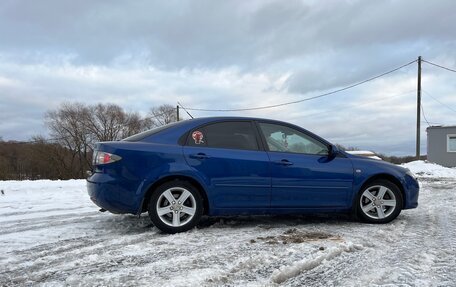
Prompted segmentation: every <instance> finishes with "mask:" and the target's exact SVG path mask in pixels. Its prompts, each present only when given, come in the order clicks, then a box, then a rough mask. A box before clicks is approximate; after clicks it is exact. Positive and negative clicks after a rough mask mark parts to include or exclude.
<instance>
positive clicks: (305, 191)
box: [259, 123, 353, 208]
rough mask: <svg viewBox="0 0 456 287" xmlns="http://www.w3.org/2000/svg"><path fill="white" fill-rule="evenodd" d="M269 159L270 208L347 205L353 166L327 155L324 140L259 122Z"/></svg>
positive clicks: (291, 129) (277, 125) (300, 131)
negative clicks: (270, 179)
mask: <svg viewBox="0 0 456 287" xmlns="http://www.w3.org/2000/svg"><path fill="white" fill-rule="evenodd" d="M259 127H260V130H261V132H262V134H263V136H264V139H265V140H266V145H267V148H268V150H269V151H268V155H269V158H270V160H271V175H272V191H271V207H293V208H322V207H324V208H331V207H335V208H339V207H346V206H348V205H349V203H348V198H349V197H348V195H349V193H350V192H351V191H352V185H353V166H352V163H351V161H350V159H348V158H345V157H343V156H337V157H334V158H330V157H329V156H328V153H329V146H328V144H327V143H324V142H322V141H321V140H319V139H317V138H315V137H313V136H312V135H311V134H310V133H306V132H305V131H304V130H298V129H295V128H292V127H289V126H286V125H279V124H273V123H259Z"/></svg>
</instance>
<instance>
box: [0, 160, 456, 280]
mask: <svg viewBox="0 0 456 287" xmlns="http://www.w3.org/2000/svg"><path fill="white" fill-rule="evenodd" d="M406 167H408V168H410V169H411V170H412V171H413V172H414V173H416V174H417V175H418V176H419V177H420V184H421V194H420V200H419V202H420V206H419V207H418V208H417V209H414V210H406V211H403V212H402V214H401V215H400V216H399V217H398V218H397V219H396V220H395V221H393V222H392V223H390V224H386V225H368V224H362V223H358V222H355V221H352V220H351V219H349V218H348V217H346V216H343V215H331V216H328V215H320V216H271V217H267V216H260V217H229V218H208V219H205V220H203V222H202V224H201V225H200V226H199V227H198V228H196V229H194V230H192V231H190V232H187V233H181V234H175V235H166V234H162V233H160V232H159V231H158V230H157V229H156V228H155V227H153V226H152V225H151V224H150V221H149V219H148V217H147V216H146V214H144V215H143V216H141V217H140V218H139V219H138V218H137V217H134V216H129V215H113V214H109V213H100V212H98V211H97V210H98V209H97V207H96V206H95V205H93V204H92V203H91V202H90V200H89V198H88V195H87V193H86V189H85V181H84V180H70V181H45V180H43V181H23V182H16V181H6V182H0V189H1V190H3V191H4V193H5V194H4V195H1V194H0V286H30V285H33V286H36V285H38V286H40V285H41V286H62V285H70V286H77V285H84V286H85V285H90V286H112V285H122V286H140V285H143V286H220V285H230V286H276V285H283V286H379V285H381V286H396V285H400V286H456V279H455V278H456V209H455V205H456V192H455V191H456V187H455V186H456V169H448V168H443V167H440V166H438V165H433V164H429V163H424V162H412V163H409V164H407V165H406Z"/></svg>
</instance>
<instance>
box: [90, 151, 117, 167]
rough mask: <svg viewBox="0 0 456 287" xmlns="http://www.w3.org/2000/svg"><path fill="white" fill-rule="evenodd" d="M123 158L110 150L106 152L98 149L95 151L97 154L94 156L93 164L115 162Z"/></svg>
mask: <svg viewBox="0 0 456 287" xmlns="http://www.w3.org/2000/svg"><path fill="white" fill-rule="evenodd" d="M121 159H122V158H121V157H120V156H118V155H115V154H112V153H109V152H104V151H97V152H95V156H94V157H93V164H94V165H99V164H108V163H113V162H116V161H118V160H121Z"/></svg>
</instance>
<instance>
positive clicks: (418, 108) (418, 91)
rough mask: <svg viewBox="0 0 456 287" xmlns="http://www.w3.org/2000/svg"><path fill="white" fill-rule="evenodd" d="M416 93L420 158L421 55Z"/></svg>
mask: <svg viewBox="0 0 456 287" xmlns="http://www.w3.org/2000/svg"><path fill="white" fill-rule="evenodd" d="M416 93H417V94H416V159H417V160H419V159H420V130H421V56H419V57H418V84H417V89H416Z"/></svg>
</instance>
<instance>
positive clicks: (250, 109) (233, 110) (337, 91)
mask: <svg viewBox="0 0 456 287" xmlns="http://www.w3.org/2000/svg"><path fill="white" fill-rule="evenodd" d="M416 61H417V60H413V61H411V62H408V63H407V64H404V65H402V66H399V67H397V68H394V69H392V70H389V71H387V72H384V73H381V74H379V75H377V76H374V77H371V78H368V79H366V80H363V81H361V82H357V83H355V84H352V85H349V86H346V87H344V88H340V89H337V90H334V91H331V92H328V93H324V94H321V95H317V96H313V97H309V98H305V99H302V100H297V101H291V102H286V103H281V104H276V105H269V106H261V107H254V108H241V109H201V108H186V109H187V110H191V111H202V112H240V111H253V110H262V109H270V108H277V107H281V106H287V105H292V104H297V103H302V102H305V101H310V100H313V99H318V98H322V97H326V96H329V95H332V94H335V93H339V92H342V91H345V90H348V89H351V88H354V87H356V86H359V85H362V84H364V83H367V82H370V81H373V80H375V79H378V78H380V77H383V76H386V75H388V74H391V73H394V72H396V71H398V70H400V69H402V68H404V67H407V66H409V65H411V64H413V63H415V62H416Z"/></svg>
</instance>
